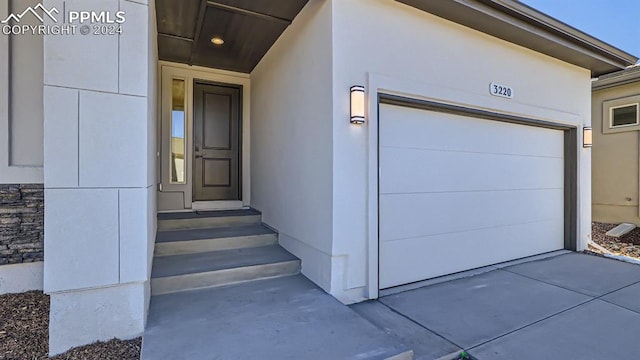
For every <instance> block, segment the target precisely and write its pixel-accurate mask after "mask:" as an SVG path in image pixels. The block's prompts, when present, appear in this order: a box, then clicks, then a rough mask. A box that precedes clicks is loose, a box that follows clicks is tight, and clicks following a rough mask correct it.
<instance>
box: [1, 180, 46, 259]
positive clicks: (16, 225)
mask: <svg viewBox="0 0 640 360" xmlns="http://www.w3.org/2000/svg"><path fill="white" fill-rule="evenodd" d="M43 260H44V188H43V185H42V184H29V185H4V184H0V265H6V264H20V263H29V262H35V261H43Z"/></svg>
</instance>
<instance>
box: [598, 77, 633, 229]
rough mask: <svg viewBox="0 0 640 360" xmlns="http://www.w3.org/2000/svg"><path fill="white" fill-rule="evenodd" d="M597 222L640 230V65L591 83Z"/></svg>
mask: <svg viewBox="0 0 640 360" xmlns="http://www.w3.org/2000/svg"><path fill="white" fill-rule="evenodd" d="M592 89H593V100H592V123H593V144H594V145H593V150H592V151H593V155H592V156H593V159H592V165H591V166H592V183H593V190H592V193H593V195H592V196H593V199H592V204H593V205H592V206H593V220H594V221H599V222H605V223H612V224H618V223H622V222H627V223H632V224H636V225H640V209H638V189H639V188H640V182H639V177H638V171H640V167H639V166H638V164H639V162H640V157H639V156H638V154H640V148H639V145H640V142H639V141H638V136H639V134H640V65H634V66H631V67H629V68H627V69H625V70H622V71H618V72H614V73H612V74H607V75H603V76H600V77H599V78H598V79H597V80H594V81H593V83H592Z"/></svg>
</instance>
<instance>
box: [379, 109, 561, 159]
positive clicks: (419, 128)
mask: <svg viewBox="0 0 640 360" xmlns="http://www.w3.org/2000/svg"><path fill="white" fill-rule="evenodd" d="M380 118H381V119H383V120H382V121H380V140H379V145H380V146H381V147H386V146H394V147H408V148H422V149H433V150H453V151H472V152H478V151H479V152H486V153H496V154H524V155H535V156H550V157H557V156H558V155H560V156H562V154H563V153H564V146H563V139H564V134H563V132H562V131H549V129H543V128H536V127H532V126H522V125H518V124H510V123H504V122H499V121H492V120H484V119H473V121H469V117H465V116H458V115H451V114H445V113H438V112H433V111H425V110H420V109H412V108H406V107H401V106H395V105H386V104H382V105H381V106H380ZM541 144H544V146H540V145H541Z"/></svg>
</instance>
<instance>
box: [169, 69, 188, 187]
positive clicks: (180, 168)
mask: <svg viewBox="0 0 640 360" xmlns="http://www.w3.org/2000/svg"><path fill="white" fill-rule="evenodd" d="M171 98H172V100H171V183H172V184H184V183H185V182H186V177H185V174H186V161H185V154H186V143H185V139H186V137H185V133H186V121H185V120H186V119H185V81H184V80H182V79H173V82H172V84H171Z"/></svg>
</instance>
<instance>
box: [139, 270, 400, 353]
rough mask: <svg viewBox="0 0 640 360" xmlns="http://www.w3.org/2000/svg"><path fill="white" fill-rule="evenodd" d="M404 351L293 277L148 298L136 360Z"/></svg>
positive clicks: (335, 303)
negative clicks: (149, 300)
mask: <svg viewBox="0 0 640 360" xmlns="http://www.w3.org/2000/svg"><path fill="white" fill-rule="evenodd" d="M408 350H410V349H409V348H407V347H406V346H404V345H402V343H401V342H400V341H398V340H397V339H394V338H393V337H391V336H389V335H387V334H386V333H385V332H384V331H382V330H380V329H378V328H377V327H375V326H373V325H372V324H371V323H369V322H367V321H366V320H364V319H363V318H361V317H360V316H359V315H357V314H356V313H355V312H354V311H352V310H351V309H349V308H348V307H346V306H344V305H342V304H341V303H339V302H338V301H337V300H335V299H334V298H333V297H331V296H330V295H327V294H326V293H325V292H323V291H322V290H321V289H319V288H318V287H316V286H315V285H314V284H313V283H311V282H310V281H309V280H307V279H306V278H305V277H304V276H302V275H296V276H288V277H282V278H277V279H269V280H261V281H255V282H250V283H244V284H238V285H229V286H226V287H219V288H212V289H203V290H194V291H189V292H183V293H175V294H167V295H158V296H154V297H152V299H151V305H150V311H149V320H148V323H147V329H146V331H145V334H144V338H143V344H142V359H143V360H161V359H172V360H173V359H202V360H206V359H386V358H389V357H392V356H395V355H398V354H401V353H405V352H407V351H408ZM399 359H411V357H410V356H407V357H400V358H399Z"/></svg>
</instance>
